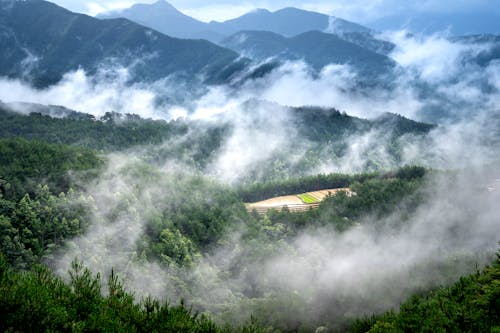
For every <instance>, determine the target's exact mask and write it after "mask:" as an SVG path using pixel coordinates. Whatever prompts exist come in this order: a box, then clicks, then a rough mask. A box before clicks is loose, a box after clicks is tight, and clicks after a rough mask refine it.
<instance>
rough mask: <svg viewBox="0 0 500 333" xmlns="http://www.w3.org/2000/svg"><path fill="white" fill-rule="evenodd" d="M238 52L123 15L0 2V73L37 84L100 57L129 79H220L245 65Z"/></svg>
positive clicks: (32, 1)
mask: <svg viewBox="0 0 500 333" xmlns="http://www.w3.org/2000/svg"><path fill="white" fill-rule="evenodd" d="M238 59H239V55H238V54H237V53H235V52H233V51H230V50H228V49H225V48H222V47H220V46H217V45H215V44H212V43H210V42H208V41H204V40H185V39H177V38H172V37H169V36H166V35H164V34H161V33H159V32H157V31H154V30H152V29H150V28H146V27H144V26H141V25H139V24H137V23H134V22H131V21H129V20H126V19H112V20H99V19H95V18H92V17H90V16H86V15H82V14H76V13H73V12H70V11H68V10H66V9H64V8H61V7H58V6H56V5H54V4H52V3H50V2H46V1H40V0H27V1H5V0H3V1H2V2H1V5H0V75H1V76H8V77H26V78H30V79H31V81H32V82H33V83H34V84H35V85H36V86H38V87H44V86H47V85H50V84H53V83H56V82H58V81H59V80H60V79H61V78H62V76H63V75H64V74H65V73H67V72H68V71H71V70H76V69H78V68H83V69H85V70H87V71H88V72H90V73H93V72H95V71H96V70H97V69H98V67H99V66H100V65H101V64H102V63H103V62H106V61H107V62H109V63H112V64H120V65H123V66H127V67H129V68H131V69H132V79H137V80H157V79H160V78H164V77H166V76H168V75H171V74H176V75H178V76H181V77H184V78H187V79H192V78H193V77H203V78H204V79H205V81H206V82H223V81H225V80H227V79H228V78H229V77H230V76H231V75H233V74H234V73H235V72H237V71H238V70H241V69H242V68H243V67H244V66H245V61H244V60H238Z"/></svg>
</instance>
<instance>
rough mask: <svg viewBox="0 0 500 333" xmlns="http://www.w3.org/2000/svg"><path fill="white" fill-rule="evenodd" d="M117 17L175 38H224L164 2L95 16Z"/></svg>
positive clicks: (202, 23) (162, 0) (139, 5)
mask: <svg viewBox="0 0 500 333" xmlns="http://www.w3.org/2000/svg"><path fill="white" fill-rule="evenodd" d="M119 17H122V18H126V19H129V20H131V21H134V22H137V23H139V24H142V25H144V26H147V27H149V28H152V29H155V30H157V31H159V32H161V33H163V34H166V35H169V36H172V37H177V38H195V39H207V40H210V41H215V40H219V39H221V38H223V37H224V36H222V35H219V34H217V33H215V32H210V31H209V30H208V29H209V27H208V25H207V24H206V23H204V22H201V21H198V20H196V19H194V18H192V17H190V16H187V15H184V14H183V13H181V12H180V11H178V10H177V9H176V8H175V7H174V6H172V5H171V4H169V3H168V2H166V1H164V0H158V1H157V2H155V3H154V4H135V5H133V6H132V7H130V8H127V9H125V10H117V11H111V12H107V13H103V14H101V15H98V16H97V18H100V19H110V18H119Z"/></svg>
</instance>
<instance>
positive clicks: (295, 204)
mask: <svg viewBox="0 0 500 333" xmlns="http://www.w3.org/2000/svg"><path fill="white" fill-rule="evenodd" d="M341 191H343V192H346V193H347V195H348V196H352V195H355V193H354V192H352V191H351V189H349V188H336V189H327V190H321V191H314V192H306V193H301V194H295V195H287V196H281V197H275V198H270V199H267V200H263V201H259V202H254V203H247V204H246V208H247V211H248V212H253V211H254V210H255V211H256V212H257V213H259V214H265V213H267V212H268V211H269V210H276V211H282V210H283V209H288V210H289V211H290V212H304V211H307V210H309V209H315V208H318V207H319V205H320V203H321V201H323V200H324V199H325V198H326V197H328V196H329V195H336V194H337V193H339V192H341ZM285 207H286V208H285Z"/></svg>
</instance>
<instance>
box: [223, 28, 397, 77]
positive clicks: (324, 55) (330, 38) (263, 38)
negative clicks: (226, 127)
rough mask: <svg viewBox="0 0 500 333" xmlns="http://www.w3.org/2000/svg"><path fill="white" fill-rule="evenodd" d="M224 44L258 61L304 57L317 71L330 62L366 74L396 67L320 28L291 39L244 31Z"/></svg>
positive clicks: (374, 73)
mask: <svg viewBox="0 0 500 333" xmlns="http://www.w3.org/2000/svg"><path fill="white" fill-rule="evenodd" d="M221 44H222V45H224V46H225V47H227V48H230V49H232V50H234V51H236V52H238V53H241V54H243V55H245V56H247V57H251V58H253V59H256V60H264V59H268V58H277V59H280V60H299V59H302V60H304V61H306V62H307V63H308V64H310V65H311V66H313V67H314V68H315V69H316V70H321V69H322V68H323V67H324V66H326V65H329V64H349V65H351V66H353V67H354V68H355V69H357V70H359V71H360V72H361V73H363V74H371V75H376V74H381V73H386V72H387V71H389V70H390V69H392V68H393V67H394V66H395V63H394V61H392V60H391V59H390V58H388V57H386V56H384V55H381V54H377V53H375V52H372V51H370V50H368V49H365V48H362V47H360V46H358V45H356V44H353V43H351V42H348V41H346V40H344V39H342V38H340V37H338V36H336V35H332V34H328V33H323V32H319V31H309V32H306V33H302V34H300V35H297V36H294V37H290V38H287V37H284V36H281V35H279V34H276V33H273V32H267V31H242V32H239V33H236V34H234V35H232V36H231V37H229V38H227V39H225V40H223V41H222V42H221Z"/></svg>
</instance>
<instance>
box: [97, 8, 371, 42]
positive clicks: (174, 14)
mask: <svg viewBox="0 0 500 333" xmlns="http://www.w3.org/2000/svg"><path fill="white" fill-rule="evenodd" d="M117 17H123V18H127V19H129V20H132V21H134V22H137V23H139V24H142V25H144V26H147V27H150V28H152V29H155V30H158V31H159V32H161V33H164V34H167V35H170V36H173V37H179V38H194V39H199V38H202V39H207V40H210V41H213V42H218V41H220V40H222V39H224V38H225V37H228V36H230V35H232V34H234V33H236V32H238V31H241V30H265V31H271V32H275V33H278V34H280V35H284V36H294V35H298V34H301V33H304V32H307V31H311V30H320V31H328V32H331V33H335V34H343V33H349V32H356V33H370V32H371V30H370V29H369V28H366V27H363V26H361V25H359V24H356V23H353V22H349V21H346V20H343V19H340V18H335V17H331V16H328V15H325V14H320V13H315V12H310V11H305V10H301V9H297V8H284V9H281V10H278V11H275V12H270V11H268V10H266V9H257V10H254V11H251V12H249V13H247V14H245V15H242V16H240V17H238V18H235V19H232V20H228V21H224V22H215V21H212V22H210V23H204V22H201V21H198V20H195V19H194V18H192V17H189V16H187V15H184V14H183V13H181V12H180V11H179V10H177V9H176V8H175V7H173V6H172V5H171V4H169V3H168V2H166V1H165V0H159V1H157V2H156V3H154V4H136V5H133V6H132V7H130V8H128V9H125V10H120V11H112V12H108V13H105V14H102V15H99V16H98V18H102V19H106V18H117Z"/></svg>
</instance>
